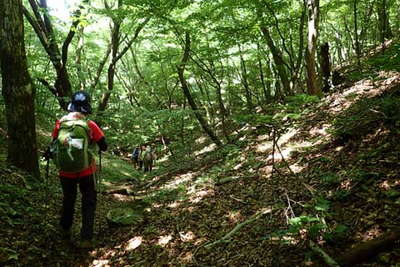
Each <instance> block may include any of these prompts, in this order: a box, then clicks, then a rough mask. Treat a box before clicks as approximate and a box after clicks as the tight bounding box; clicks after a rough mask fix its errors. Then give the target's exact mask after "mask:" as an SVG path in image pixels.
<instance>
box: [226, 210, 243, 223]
mask: <svg viewBox="0 0 400 267" xmlns="http://www.w3.org/2000/svg"><path fill="white" fill-rule="evenodd" d="M226 217H227V218H228V220H229V222H230V223H232V224H235V223H238V222H239V221H240V220H242V215H241V214H240V211H230V212H229V213H228V215H226Z"/></svg>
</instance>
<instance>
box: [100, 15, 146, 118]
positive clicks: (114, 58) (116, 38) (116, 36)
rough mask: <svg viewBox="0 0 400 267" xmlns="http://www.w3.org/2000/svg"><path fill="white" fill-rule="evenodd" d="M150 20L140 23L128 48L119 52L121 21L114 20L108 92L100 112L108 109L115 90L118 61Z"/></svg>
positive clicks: (105, 94)
mask: <svg viewBox="0 0 400 267" xmlns="http://www.w3.org/2000/svg"><path fill="white" fill-rule="evenodd" d="M149 20H150V18H146V20H145V21H143V22H142V23H140V24H139V25H138V26H137V28H136V30H135V33H134V35H133V37H132V39H131V40H129V41H128V42H127V44H126V46H125V47H124V48H123V49H122V50H121V51H119V52H118V50H119V47H120V44H121V42H120V27H121V21H120V20H116V19H114V20H113V23H114V25H113V29H112V32H111V47H112V48H111V62H110V64H109V66H108V72H107V91H106V92H104V93H103V95H102V96H101V100H100V102H99V105H98V108H97V110H98V111H99V112H102V111H104V110H106V107H107V105H108V101H109V99H110V96H111V93H112V91H113V89H114V76H115V70H116V66H117V63H118V61H119V60H120V59H121V58H122V56H123V55H125V53H126V52H128V51H129V49H130V47H131V46H132V44H133V43H134V41H135V40H136V39H137V37H138V36H139V33H140V32H141V30H142V29H143V28H144V26H145V25H146V24H147V22H149Z"/></svg>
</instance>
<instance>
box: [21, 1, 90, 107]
mask: <svg viewBox="0 0 400 267" xmlns="http://www.w3.org/2000/svg"><path fill="white" fill-rule="evenodd" d="M82 2H84V3H87V2H88V0H83V1H82ZM29 3H30V6H31V8H32V11H33V15H32V14H31V13H30V12H29V11H28V10H27V9H26V8H23V12H24V15H25V17H26V19H27V20H28V22H29V23H30V24H31V26H32V28H33V30H34V31H35V33H36V35H37V37H38V38H39V41H40V43H41V44H42V46H43V48H44V49H45V51H46V53H47V55H48V56H49V59H50V61H51V63H52V64H53V67H54V69H55V71H56V81H55V83H54V87H53V86H51V85H50V83H49V82H47V81H45V80H44V79H42V78H40V79H39V81H41V82H42V83H43V84H44V85H45V86H46V87H47V88H48V89H49V90H50V92H52V93H53V95H54V96H55V97H56V98H57V100H58V102H59V104H60V106H61V107H62V108H63V109H66V108H67V105H68V101H69V99H70V97H71V95H72V86H71V82H70V80H69V74H68V70H67V59H68V47H69V45H70V44H71V42H72V40H73V38H74V36H75V33H76V28H77V27H78V24H79V22H80V16H81V9H83V6H82V5H81V6H79V8H78V9H77V10H76V11H75V12H74V15H73V16H74V20H73V22H72V24H71V27H70V30H69V32H68V35H67V37H66V38H65V40H64V42H63V44H62V47H61V51H60V48H59V46H58V43H57V40H56V36H55V34H54V31H53V26H52V23H51V20H50V17H49V15H48V8H47V1H46V0H40V3H38V1H35V0H29Z"/></svg>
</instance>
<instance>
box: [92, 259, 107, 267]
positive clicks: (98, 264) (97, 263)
mask: <svg viewBox="0 0 400 267" xmlns="http://www.w3.org/2000/svg"><path fill="white" fill-rule="evenodd" d="M108 262H109V260H94V261H93V262H92V265H91V266H93V267H103V266H110V265H109V264H108Z"/></svg>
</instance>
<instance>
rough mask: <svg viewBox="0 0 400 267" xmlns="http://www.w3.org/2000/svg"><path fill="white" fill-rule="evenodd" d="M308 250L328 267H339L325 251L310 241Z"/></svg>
mask: <svg viewBox="0 0 400 267" xmlns="http://www.w3.org/2000/svg"><path fill="white" fill-rule="evenodd" d="M310 248H311V250H312V251H313V252H314V253H315V254H318V256H320V257H321V258H322V259H323V260H324V261H325V263H326V264H327V265H328V266H330V267H340V265H339V264H338V263H337V262H336V261H335V260H334V259H332V258H331V257H330V256H329V255H328V254H327V253H326V252H325V251H323V250H322V249H321V248H320V247H319V246H318V245H317V244H315V243H314V242H313V241H311V240H310Z"/></svg>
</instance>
